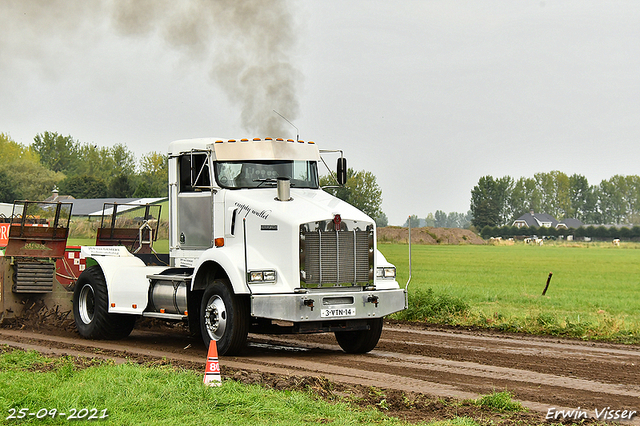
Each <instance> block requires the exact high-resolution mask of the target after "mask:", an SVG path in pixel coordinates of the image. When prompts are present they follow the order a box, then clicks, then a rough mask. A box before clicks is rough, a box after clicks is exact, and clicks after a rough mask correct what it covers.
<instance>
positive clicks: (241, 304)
mask: <svg viewBox="0 0 640 426" xmlns="http://www.w3.org/2000/svg"><path fill="white" fill-rule="evenodd" d="M200 328H201V332H202V340H203V342H204V344H205V346H206V347H209V342H210V341H211V340H215V341H216V346H217V349H218V354H219V355H235V354H237V353H239V352H240V351H241V350H242V348H244V346H245V344H246V342H247V335H248V334H249V304H248V300H246V299H245V298H243V297H241V296H238V295H236V294H234V293H233V290H232V289H231V284H230V283H229V281H227V280H215V281H214V282H213V283H212V284H211V285H209V286H208V287H207V289H206V290H205V291H204V294H203V296H202V302H201V304H200Z"/></svg>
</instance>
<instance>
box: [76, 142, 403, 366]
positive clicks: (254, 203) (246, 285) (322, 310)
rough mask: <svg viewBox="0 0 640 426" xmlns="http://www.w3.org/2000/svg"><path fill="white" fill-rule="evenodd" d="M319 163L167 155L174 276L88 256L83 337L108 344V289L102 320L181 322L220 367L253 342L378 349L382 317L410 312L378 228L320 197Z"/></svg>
mask: <svg viewBox="0 0 640 426" xmlns="http://www.w3.org/2000/svg"><path fill="white" fill-rule="evenodd" d="M319 161H321V159H320V151H319V149H318V147H317V146H316V144H315V143H313V142H303V141H294V140H284V139H271V138H266V139H258V138H256V139H250V140H249V139H240V140H234V139H219V138H204V139H191V140H180V141H175V142H173V143H171V144H170V146H169V252H170V253H169V265H167V266H166V267H162V266H147V265H145V264H144V262H142V261H141V260H139V259H137V258H136V257H135V256H133V255H130V253H128V251H126V250H122V249H119V250H112V251H111V252H109V251H106V250H105V249H104V248H87V249H86V250H85V252H86V255H87V256H88V257H90V258H91V259H93V263H95V267H94V268H93V270H92V271H93V272H90V271H87V273H86V275H87V277H89V276H90V277H91V279H87V277H85V279H83V277H82V276H81V277H80V279H79V280H78V285H77V286H76V287H77V288H76V293H78V294H77V297H74V307H75V306H76V305H77V306H78V309H75V311H78V312H77V314H78V315H77V317H76V323H77V324H78V318H80V324H79V326H78V329H79V331H80V332H81V334H83V331H82V329H83V328H84V329H88V328H91V330H89V331H87V333H85V334H83V335H86V337H92V338H95V337H100V336H98V335H101V334H104V335H105V336H112V335H113V333H109V332H108V329H109V327H111V326H110V325H109V322H110V321H109V320H106V321H99V322H102V323H105V324H106V325H101V326H100V327H95V328H96V330H94V327H89V326H91V325H92V324H91V321H93V320H94V318H95V317H96V315H95V310H96V307H97V299H99V298H97V297H96V293H102V291H100V290H96V288H94V287H100V286H101V285H103V286H104V293H105V294H104V295H103V297H102V298H103V299H108V300H106V308H105V309H106V312H105V315H102V316H103V317H105V318H107V319H110V318H113V319H114V323H115V324H116V325H118V321H117V318H118V316H120V318H122V317H127V318H130V320H129V321H130V322H131V323H133V321H134V318H135V317H137V316H149V317H157V318H165V319H175V320H182V321H187V322H188V323H189V326H190V329H191V331H192V332H193V333H194V334H200V335H201V336H202V339H203V341H204V343H205V344H207V345H208V343H209V341H210V340H215V341H216V342H217V347H218V351H219V353H220V354H222V355H224V354H235V353H238V352H240V351H241V350H242V348H243V347H244V346H245V343H246V340H247V335H248V333H249V332H252V333H315V332H333V333H335V336H336V339H337V341H338V343H339V344H340V346H341V347H342V348H343V350H345V351H346V352H351V353H358V352H368V351H370V350H371V349H373V348H374V347H375V346H376V344H377V342H378V339H379V337H380V333H381V331H382V319H383V317H384V316H386V315H389V314H391V313H393V312H397V311H399V310H402V309H404V308H406V292H405V291H404V289H401V288H400V286H399V285H398V283H397V281H396V279H395V267H394V266H393V265H391V264H389V263H388V262H387V261H386V259H385V258H384V256H382V254H381V253H380V252H379V251H378V250H377V247H376V229H375V222H374V221H373V220H372V219H371V218H370V217H368V216H367V215H365V214H364V213H363V212H361V211H359V210H358V209H356V208H355V207H353V206H351V205H349V204H347V203H345V202H344V201H342V200H340V199H338V198H335V197H333V196H331V195H330V194H328V193H327V192H325V191H323V190H322V189H321V188H320V186H319V177H318V163H319ZM96 277H98V278H97V281H100V282H99V283H98V284H97V285H96V284H93V283H92V282H93V281H96ZM125 281H126V284H125ZM78 286H80V287H78ZM82 288H84V289H85V293H82ZM89 298H92V300H91V301H89ZM76 299H78V302H77V303H76ZM83 301H84V304H83ZM83 306H84V315H83ZM87 306H89V307H90V309H91V310H92V315H93V316H91V315H89V313H88V310H87ZM74 313H75V312H74ZM83 318H84V320H83ZM131 327H132V325H131ZM104 328H106V329H107V330H103V329H104ZM127 330H128V331H129V332H130V331H131V330H130V328H129V325H128V323H127V325H126V327H124V328H122V331H121V332H120V333H116V334H118V337H120V336H122V335H124V334H128V333H127Z"/></svg>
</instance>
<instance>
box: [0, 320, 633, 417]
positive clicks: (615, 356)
mask: <svg viewBox="0 0 640 426" xmlns="http://www.w3.org/2000/svg"><path fill="white" fill-rule="evenodd" d="M0 344H8V345H10V346H14V347H22V348H25V349H36V350H39V351H41V352H45V353H47V352H48V353H56V354H70V355H84V356H92V357H96V356H98V357H108V358H114V359H116V360H117V361H118V360H119V361H124V360H126V359H131V358H134V359H138V360H139V359H145V360H147V361H150V360H151V361H152V360H162V359H165V358H166V359H167V360H170V361H171V362H174V363H178V365H180V364H182V365H186V366H189V367H190V368H196V369H197V368H200V369H202V370H204V361H205V358H206V350H205V348H204V346H203V344H202V343H201V342H200V341H199V340H195V339H191V338H189V337H188V336H187V335H186V334H185V333H184V332H183V331H182V330H176V329H171V328H166V327H163V328H160V329H158V328H152V329H144V328H137V329H136V330H134V332H133V333H132V334H131V336H130V337H128V338H127V339H124V340H121V341H87V340H83V339H81V338H78V337H77V335H76V334H75V333H73V332H70V331H64V330H58V331H52V330H47V331H46V332H38V331H25V330H14V329H6V328H5V329H0ZM221 365H222V366H223V374H224V368H225V367H226V368H228V369H230V371H231V370H233V371H244V372H246V371H249V372H251V371H257V372H260V373H271V374H274V375H277V376H280V377H298V376H301V377H302V376H323V377H325V378H326V379H328V380H330V381H331V382H335V383H344V384H350V385H364V386H376V387H379V388H384V389H389V390H397V391H403V392H415V393H419V394H428V395H436V396H443V397H453V398H457V399H466V398H476V397H477V396H478V395H479V394H488V393H491V392H493V391H503V390H508V391H511V392H513V394H514V395H515V398H516V399H518V400H520V401H522V402H523V404H524V405H525V406H527V407H529V408H530V409H532V410H534V411H537V412H538V413H539V414H538V416H539V417H538V418H539V419H543V418H544V416H545V415H546V413H547V411H548V409H549V408H550V407H555V408H556V410H560V409H573V410H576V409H578V408H580V409H581V410H583V411H587V412H588V415H589V417H590V418H592V417H593V415H594V409H598V410H599V411H601V410H602V409H603V408H605V407H611V409H614V410H618V409H628V410H633V411H640V348H638V347H637V346H623V345H613V344H603V343H594V342H580V341H574V340H564V339H553V338H540V337H531V336H520V335H501V334H491V333H485V332H477V331H459V330H452V331H451V330H439V329H434V328H428V327H420V326H409V325H403V324H386V325H385V329H384V331H383V335H382V338H381V340H380V343H379V344H378V347H377V348H376V349H375V350H374V351H372V352H371V353H369V354H366V355H355V356H354V355H347V354H344V353H343V352H342V351H341V350H340V348H339V347H338V346H337V344H336V342H335V339H334V338H333V336H332V335H307V336H258V335H250V344H249V346H248V348H247V350H246V351H245V353H244V354H243V355H242V356H238V357H222V358H221ZM632 424H640V421H639V416H635V418H634V420H633V422H632Z"/></svg>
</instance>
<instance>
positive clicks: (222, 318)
mask: <svg viewBox="0 0 640 426" xmlns="http://www.w3.org/2000/svg"><path fill="white" fill-rule="evenodd" d="M204 315H205V316H204V323H205V327H206V329H207V333H208V334H209V337H210V338H211V339H213V340H216V341H217V340H220V339H221V338H222V336H223V335H224V332H225V330H226V329H227V309H226V308H225V306H224V302H223V300H222V298H221V297H220V296H218V295H214V296H211V297H210V298H209V300H208V301H207V307H206V308H205V312H204Z"/></svg>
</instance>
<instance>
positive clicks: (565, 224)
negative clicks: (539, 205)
mask: <svg viewBox="0 0 640 426" xmlns="http://www.w3.org/2000/svg"><path fill="white" fill-rule="evenodd" d="M581 226H584V223H582V221H580V220H579V219H572V218H569V219H564V220H563V221H562V222H559V223H558V224H557V225H556V229H569V228H573V229H578V228H580V227H581Z"/></svg>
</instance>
